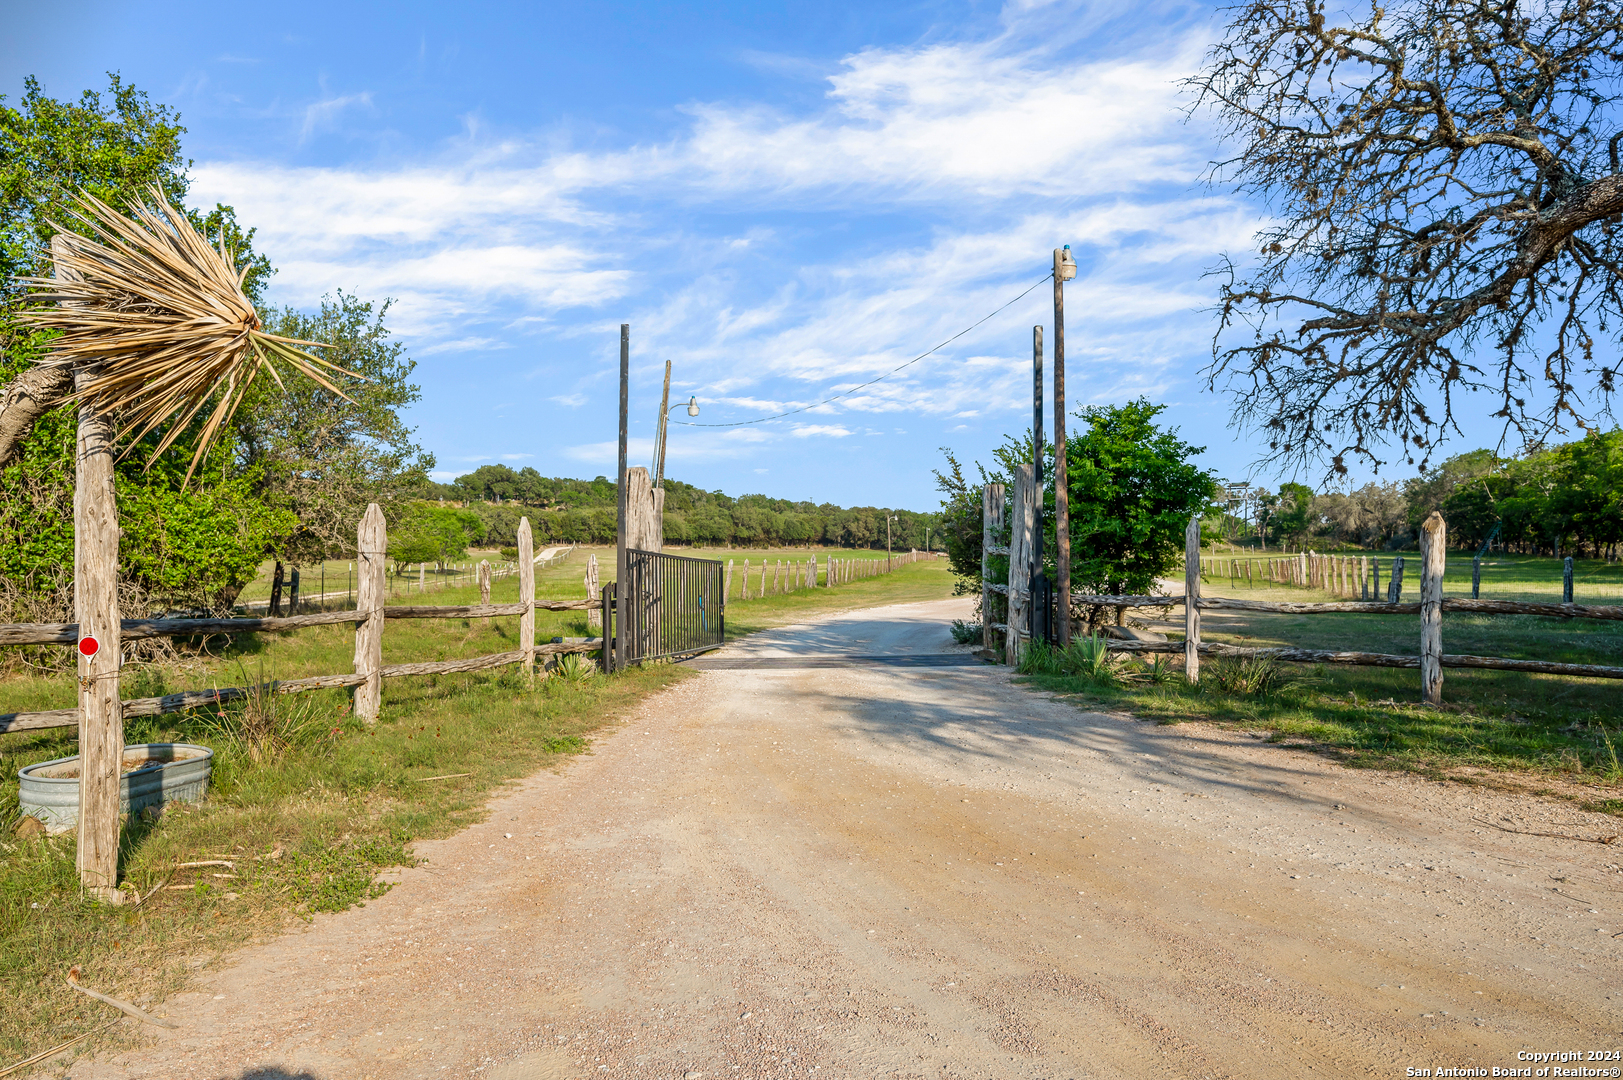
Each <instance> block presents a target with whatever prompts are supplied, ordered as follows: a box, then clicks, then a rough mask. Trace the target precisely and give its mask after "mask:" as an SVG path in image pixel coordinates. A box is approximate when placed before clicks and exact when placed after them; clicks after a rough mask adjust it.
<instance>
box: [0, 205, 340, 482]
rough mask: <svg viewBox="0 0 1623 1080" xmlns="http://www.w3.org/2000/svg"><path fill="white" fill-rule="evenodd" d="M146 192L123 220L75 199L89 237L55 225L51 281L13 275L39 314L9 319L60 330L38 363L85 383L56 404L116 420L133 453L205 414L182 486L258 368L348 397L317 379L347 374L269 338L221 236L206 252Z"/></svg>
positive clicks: (164, 442) (184, 224) (175, 214)
mask: <svg viewBox="0 0 1623 1080" xmlns="http://www.w3.org/2000/svg"><path fill="white" fill-rule="evenodd" d="M150 194H151V197H152V203H151V204H150V205H149V204H142V205H138V206H136V207H135V208H134V209H133V216H131V217H126V216H125V215H123V214H121V213H119V212H118V211H117V210H114V209H113V208H112V207H110V206H108V205H107V204H106V203H104V202H102V201H101V200H99V199H97V198H96V197H95V196H93V195H90V194H81V195H80V196H79V205H80V207H81V211H80V212H75V213H74V215H73V216H74V217H75V218H76V219H77V220H78V221H79V222H80V223H81V224H83V225H84V226H85V227H86V228H87V229H88V230H89V232H90V234H91V235H89V236H83V235H80V234H79V233H75V232H71V231H69V230H67V229H62V228H61V227H60V226H58V229H59V230H60V231H59V233H58V236H57V238H56V242H53V244H52V250H53V252H54V255H55V262H56V271H57V276H56V277H55V278H25V279H23V280H24V282H25V283H26V284H29V285H33V286H35V287H36V288H37V289H38V290H39V291H37V292H35V293H34V294H33V296H32V299H33V300H34V301H36V302H37V303H39V304H40V305H41V306H39V307H31V308H28V309H27V310H25V311H23V312H21V313H20V314H19V318H20V319H21V320H22V321H23V322H26V323H28V324H29V325H32V326H35V327H38V328H40V329H45V330H55V331H58V332H59V336H57V337H56V338H55V340H53V341H52V342H51V346H50V348H51V353H50V355H49V356H48V357H47V358H46V359H45V360H44V361H43V362H42V364H43V365H46V366H55V365H61V366H71V367H73V368H74V369H75V370H76V372H78V373H79V374H81V375H83V376H84V378H83V379H82V380H81V381H80V383H79V385H78V386H77V388H76V389H74V390H73V391H72V392H70V393H67V394H65V395H64V396H63V397H62V399H61V400H60V401H59V402H57V403H56V404H62V403H66V402H70V401H85V402H89V403H91V404H92V405H93V406H94V407H95V408H96V409H97V410H99V411H100V412H102V413H104V414H106V415H107V416H109V417H111V418H114V419H116V421H117V423H118V424H119V437H120V438H121V439H122V438H124V437H125V436H130V435H132V434H133V438H131V439H130V445H132V446H133V445H134V444H135V443H137V442H139V441H140V440H141V439H142V438H143V437H145V436H146V435H148V434H150V433H151V432H153V431H155V430H157V429H158V428H159V427H161V426H163V425H164V424H165V423H166V422H168V421H171V420H173V421H174V423H173V425H172V426H171V427H170V429H169V431H168V432H167V433H166V434H164V436H163V437H162V438H161V439H160V440H159V441H158V443H157V447H156V449H155V450H154V451H153V453H152V459H154V460H155V459H156V458H157V457H158V456H159V455H161V454H162V453H163V452H164V451H165V450H167V449H169V446H170V445H171V444H172V443H173V442H174V441H175V440H176V439H177V438H179V436H180V434H181V433H182V432H183V431H185V430H186V429H187V428H188V427H189V426H190V424H191V423H192V421H193V419H194V418H196V417H197V416H198V414H199V413H201V412H203V410H204V409H205V408H208V409H209V411H208V414H207V419H206V421H205V422H204V424H203V428H202V431H201V432H200V434H199V437H198V441H197V446H196V448H195V450H194V451H193V453H192V460H191V465H190V466H189V467H188V468H187V470H186V482H190V480H191V476H192V473H193V472H194V471H195V470H196V469H197V466H198V463H199V462H201V461H202V460H203V456H204V454H205V453H206V452H207V450H208V447H209V446H210V444H211V443H212V442H213V441H214V439H215V438H216V437H218V435H219V433H220V430H221V428H222V427H223V426H224V425H226V424H227V423H229V422H230V420H231V417H232V416H233V415H234V414H235V413H236V411H237V407H238V406H239V405H241V404H242V400H243V397H244V396H245V395H246V394H247V393H248V389H249V387H250V386H252V385H253V382H254V379H255V378H256V377H257V376H258V375H259V373H260V372H262V371H263V372H265V373H266V374H268V375H269V376H270V377H271V378H272V379H274V380H275V381H276V383H277V385H279V386H280V385H283V383H282V376H281V373H279V372H278V371H277V364H278V363H284V364H286V365H287V366H288V367H289V368H290V369H291V370H292V371H295V372H298V373H300V374H303V375H305V376H306V377H308V378H311V379H314V380H315V381H316V382H317V383H319V384H320V385H321V386H322V387H324V388H325V389H327V390H329V391H331V392H332V393H334V394H337V395H338V396H339V397H342V398H344V399H345V400H346V401H347V400H349V398H348V397H347V396H346V395H345V394H344V393H343V391H341V390H339V389H338V387H337V386H335V385H333V383H332V382H331V381H329V379H328V378H327V376H326V372H337V373H340V374H344V375H353V374H354V373H353V372H348V371H345V370H344V369H343V368H340V367H338V366H337V365H335V364H332V363H329V362H328V361H326V360H323V359H321V358H320V357H319V356H316V355H314V354H312V353H310V352H307V351H305V350H306V348H326V347H327V346H325V345H323V344H322V343H320V342H316V341H299V340H296V339H293V338H284V337H278V336H276V335H274V334H267V333H266V332H265V331H264V329H263V323H262V322H261V320H260V318H259V314H258V312H256V311H255V310H254V306H253V304H252V303H251V302H250V301H249V299H248V297H247V295H246V294H245V293H244V292H243V289H242V283H243V280H244V278H245V276H246V274H247V271H246V270H244V271H242V272H241V273H238V271H237V270H236V267H235V264H234V260H233V257H232V253H231V252H230V251H229V250H228V249H227V248H226V246H225V242H224V240H223V239H222V240H221V242H220V245H219V246H218V247H211V246H210V245H209V243H208V241H207V240H205V239H204V238H203V237H202V236H201V235H200V234H199V233H198V232H197V230H196V229H194V228H193V227H192V225H191V222H189V221H188V220H187V219H186V216H185V215H184V214H183V213H181V212H180V211H179V210H176V209H175V208H174V207H173V206H171V205H170V204H169V202H168V200H167V199H165V198H164V195H163V192H162V190H161V189H159V188H157V187H153V188H152V189H151V192H150ZM323 369H325V371H324V370H323ZM356 377H358V376H356ZM211 403H212V405H211ZM126 452H127V451H126ZM149 464H150V461H149Z"/></svg>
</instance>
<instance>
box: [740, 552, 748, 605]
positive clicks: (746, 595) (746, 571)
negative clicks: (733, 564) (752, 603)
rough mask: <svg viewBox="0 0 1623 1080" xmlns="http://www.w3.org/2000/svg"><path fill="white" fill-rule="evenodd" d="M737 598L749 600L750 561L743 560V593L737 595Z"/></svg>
mask: <svg viewBox="0 0 1623 1080" xmlns="http://www.w3.org/2000/svg"><path fill="white" fill-rule="evenodd" d="M738 598H739V599H740V600H748V599H749V598H750V561H749V560H748V559H745V560H744V591H743V592H741V593H739V594H738Z"/></svg>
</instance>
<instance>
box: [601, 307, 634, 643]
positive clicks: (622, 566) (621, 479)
mask: <svg viewBox="0 0 1623 1080" xmlns="http://www.w3.org/2000/svg"><path fill="white" fill-rule="evenodd" d="M630 407H631V324H630V323H621V324H620V471H619V473H618V480H617V482H616V483H615V489H616V491H617V493H618V495H619V511H618V514H617V516H616V519H615V544H614V606H615V609H616V611H615V615H616V617H615V619H614V622H613V623H612V625H613V627H614V631H615V634H614V667H615V669H616V670H619V669H621V668H624V667H625V665H626V658H627V656H628V655H629V653H628V649H627V642H626V636H625V634H624V633H621V627H623V626H624V625H625V612H626V603H627V601H626V422H627V415H628V413H629V410H630ZM604 625H605V626H609V625H611V624H609V623H605V624H604Z"/></svg>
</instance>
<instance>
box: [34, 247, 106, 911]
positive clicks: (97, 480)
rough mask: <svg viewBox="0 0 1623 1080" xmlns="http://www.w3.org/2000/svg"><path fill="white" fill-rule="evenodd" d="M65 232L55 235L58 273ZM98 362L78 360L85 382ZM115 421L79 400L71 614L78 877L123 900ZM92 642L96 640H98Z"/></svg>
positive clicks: (62, 273)
mask: <svg viewBox="0 0 1623 1080" xmlns="http://www.w3.org/2000/svg"><path fill="white" fill-rule="evenodd" d="M67 255H68V249H67V240H66V238H65V237H61V236H57V237H53V238H52V239H51V257H52V262H53V263H55V266H56V277H57V278H58V279H59V280H78V275H77V274H75V273H74V272H73V271H70V270H65V269H64V268H63V263H64V261H65V259H66V257H67ZM98 371H99V365H90V364H76V365H74V372H73V384H74V389H75V390H83V389H85V386H86V384H87V383H89V381H90V380H91V379H92V378H94V377H95V375H96V374H97V372H98ZM113 437H114V432H113V424H112V422H111V421H110V420H109V419H108V418H107V416H106V414H104V413H103V412H102V411H101V409H100V407H99V406H98V405H97V404H96V403H95V402H94V401H91V400H88V399H81V400H80V402H79V433H78V438H77V444H76V446H75V451H76V452H75V454H74V477H73V617H74V619H76V620H77V621H78V623H79V642H80V647H79V834H78V852H77V862H78V869H79V883H80V884H81V885H82V886H84V888H85V889H87V890H88V891H89V892H90V894H91V895H92V896H94V897H96V898H97V899H98V900H103V901H106V902H108V903H113V904H117V903H122V902H123V899H124V896H123V894H122V893H121V892H119V891H118V831H119V829H118V827H119V806H118V803H119V799H118V787H119V778H120V776H121V775H122V771H123V763H124V706H123V703H122V702H121V701H120V700H119V695H118V677H119V671H118V669H119V659H120V657H121V655H122V653H123V651H124V646H123V635H122V627H121V625H120V621H119V611H118V502H117V499H116V497H115V495H114V492H113V457H114V454H113V450H114V447H113ZM92 644H93V645H94V646H95V647H94V648H92V647H91V646H92Z"/></svg>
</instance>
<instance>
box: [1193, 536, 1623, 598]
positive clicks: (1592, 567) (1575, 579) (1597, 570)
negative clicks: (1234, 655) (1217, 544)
mask: <svg viewBox="0 0 1623 1080" xmlns="http://www.w3.org/2000/svg"><path fill="white" fill-rule="evenodd" d="M1319 554H1321V555H1350V556H1354V557H1358V556H1368V557H1370V558H1374V559H1379V560H1380V563H1381V599H1385V597H1386V582H1387V577H1388V575H1389V572H1390V571H1389V567H1390V566H1391V560H1392V558H1393V556H1394V555H1399V556H1402V557H1403V561H1404V568H1403V597H1404V599H1405V600H1407V601H1410V602H1411V603H1412V602H1413V601H1415V600H1417V599H1419V597H1420V553H1419V552H1418V551H1396V552H1393V551H1383V552H1370V551H1360V550H1354V549H1351V548H1346V549H1337V550H1332V551H1321V552H1319ZM1473 554H1474V553H1473V552H1468V551H1450V552H1449V553H1448V559H1447V563H1446V565H1445V566H1444V569H1443V595H1444V596H1452V597H1468V596H1470V595H1471V556H1472V555H1473ZM1285 557H1286V556H1282V555H1279V554H1278V553H1276V552H1270V553H1269V554H1267V555H1263V554H1260V553H1257V554H1246V553H1241V552H1228V551H1219V552H1217V553H1216V554H1215V555H1212V554H1207V555H1203V556H1202V560H1201V561H1202V569H1203V571H1204V573H1205V576H1204V580H1205V581H1206V582H1207V583H1208V584H1210V585H1217V586H1220V587H1221V588H1222V589H1223V592H1222V593H1221V595H1224V596H1239V597H1250V596H1251V595H1252V594H1253V592H1262V591H1264V590H1265V589H1269V588H1282V589H1285V590H1286V591H1288V592H1289V593H1291V594H1292V595H1293V596H1300V594H1301V593H1303V592H1306V591H1309V590H1305V589H1299V588H1294V587H1290V586H1271V585H1269V584H1268V583H1267V582H1265V581H1262V580H1260V579H1259V580H1256V581H1255V583H1254V584H1255V586H1256V588H1254V589H1253V588H1248V587H1247V586H1246V584H1245V580H1244V578H1243V577H1242V578H1240V579H1238V580H1236V581H1234V582H1233V583H1232V584H1231V582H1230V578H1229V574H1228V561H1229V560H1230V559H1231V558H1232V559H1238V560H1239V561H1240V562H1241V563H1242V564H1243V563H1245V562H1246V561H1247V560H1248V559H1250V560H1256V561H1257V562H1258V564H1259V565H1257V566H1256V567H1254V571H1260V570H1261V566H1260V562H1261V560H1263V559H1267V558H1285ZM1180 565H1181V564H1180ZM1561 569H1562V560H1560V559H1554V558H1550V557H1549V556H1546V555H1509V554H1504V553H1501V552H1493V553H1491V554H1489V555H1486V556H1484V557H1483V559H1482V593H1481V596H1482V599H1484V600H1519V601H1524V602H1535V603H1545V604H1559V603H1560V602H1561ZM1241 572H1242V574H1243V573H1244V570H1243V566H1242V570H1241ZM1178 576H1179V579H1180V580H1181V579H1182V576H1183V571H1182V569H1181V568H1180V569H1179V571H1178ZM1572 583H1573V602H1574V603H1578V604H1608V603H1619V602H1623V563H1608V562H1606V561H1605V560H1603V559H1574V560H1572Z"/></svg>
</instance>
